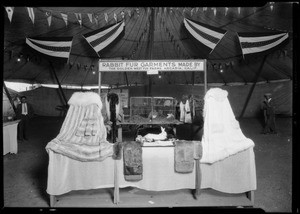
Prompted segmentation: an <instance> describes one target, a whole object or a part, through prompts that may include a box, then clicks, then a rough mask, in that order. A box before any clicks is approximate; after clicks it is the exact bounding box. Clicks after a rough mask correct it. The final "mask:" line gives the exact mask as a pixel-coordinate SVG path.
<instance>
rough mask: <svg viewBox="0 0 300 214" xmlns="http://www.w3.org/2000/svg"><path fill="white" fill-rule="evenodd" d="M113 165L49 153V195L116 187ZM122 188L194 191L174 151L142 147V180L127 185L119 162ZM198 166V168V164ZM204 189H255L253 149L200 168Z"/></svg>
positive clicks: (191, 175)
mask: <svg viewBox="0 0 300 214" xmlns="http://www.w3.org/2000/svg"><path fill="white" fill-rule="evenodd" d="M114 161H115V160H113V159H112V158H111V157H109V158H107V159H105V160H104V161H102V162H80V161H76V160H73V159H70V158H68V157H65V156H63V155H60V154H56V153H54V152H52V151H50V152H49V166H48V184H47V193H48V194H50V195H61V194H64V193H67V192H69V191H72V190H88V189H98V188H107V187H113V186H114ZM117 163H118V169H119V173H118V176H119V187H120V188H122V187H128V186H133V187H138V188H141V189H145V190H150V191H164V190H176V189H195V169H194V171H193V172H192V173H188V174H180V173H176V172H175V171H174V147H143V179H142V180H141V181H137V182H128V181H125V179H124V175H123V160H122V159H121V160H117ZM195 165H196V164H195ZM200 168H201V188H202V189H204V188H212V189H215V190H217V191H221V192H225V193H243V192H248V191H251V190H255V189H256V168H255V157H254V152H253V148H250V149H248V150H246V151H243V152H240V153H237V154H235V155H233V156H230V157H228V158H226V159H224V160H222V161H219V162H216V163H214V164H200Z"/></svg>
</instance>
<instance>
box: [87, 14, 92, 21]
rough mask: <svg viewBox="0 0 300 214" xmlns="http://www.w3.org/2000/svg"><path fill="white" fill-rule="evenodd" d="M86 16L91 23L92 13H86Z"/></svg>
mask: <svg viewBox="0 0 300 214" xmlns="http://www.w3.org/2000/svg"><path fill="white" fill-rule="evenodd" d="M87 16H88V17H89V19H90V22H91V23H93V14H92V13H88V14H87Z"/></svg>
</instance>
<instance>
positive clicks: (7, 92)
mask: <svg viewBox="0 0 300 214" xmlns="http://www.w3.org/2000/svg"><path fill="white" fill-rule="evenodd" d="M3 87H4V90H5V93H6V96H7V97H8V99H9V102H10V104H11V106H12V107H13V109H14V112H15V114H17V109H16V106H15V105H14V102H13V101H12V99H11V96H10V93H9V91H8V89H7V87H6V85H5V82H4V80H3Z"/></svg>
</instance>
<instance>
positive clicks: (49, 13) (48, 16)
mask: <svg viewBox="0 0 300 214" xmlns="http://www.w3.org/2000/svg"><path fill="white" fill-rule="evenodd" d="M45 15H46V18H47V21H48V26H49V27H50V26H51V21H52V13H51V12H50V11H46V13H45Z"/></svg>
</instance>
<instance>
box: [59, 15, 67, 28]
mask: <svg viewBox="0 0 300 214" xmlns="http://www.w3.org/2000/svg"><path fill="white" fill-rule="evenodd" d="M60 15H61V17H62V18H63V20H64V21H65V23H66V26H68V14H65V13H60Z"/></svg>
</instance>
